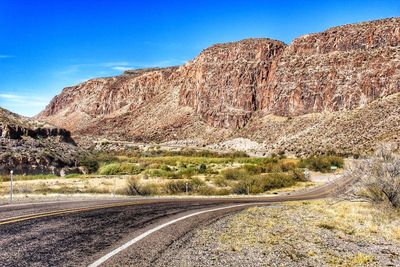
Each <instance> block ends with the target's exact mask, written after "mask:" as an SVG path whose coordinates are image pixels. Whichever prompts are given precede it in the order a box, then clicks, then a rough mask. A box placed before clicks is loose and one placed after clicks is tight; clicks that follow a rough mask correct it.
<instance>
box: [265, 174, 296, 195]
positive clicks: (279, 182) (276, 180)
mask: <svg viewBox="0 0 400 267" xmlns="http://www.w3.org/2000/svg"><path fill="white" fill-rule="evenodd" d="M295 183H296V180H295V178H294V176H293V174H288V173H269V174H267V175H266V176H265V178H264V184H263V189H264V191H268V190H271V189H277V188H282V187H288V186H292V185H294V184H295Z"/></svg>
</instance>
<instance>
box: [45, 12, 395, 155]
mask: <svg viewBox="0 0 400 267" xmlns="http://www.w3.org/2000/svg"><path fill="white" fill-rule="evenodd" d="M399 80H400V18H389V19H383V20H376V21H370V22H363V23H358V24H347V25H344V26H337V27H333V28H330V29H328V30H326V31H324V32H320V33H313V34H308V35H304V36H301V37H299V38H296V39H295V40H294V41H293V42H292V43H291V44H289V45H286V44H284V43H283V42H280V41H277V40H273V39H269V38H252V39H245V40H241V41H238V42H230V43H222V44H216V45H213V46H211V47H209V48H206V49H204V50H203V51H202V52H200V54H199V55H198V56H197V57H195V58H194V59H193V60H191V61H189V62H187V63H186V64H184V65H182V66H178V67H169V68H155V69H144V70H131V71H127V72H125V73H124V74H122V75H119V76H115V77H110V78H97V79H91V80H89V81H87V82H84V83H81V84H79V85H77V86H72V87H67V88H65V89H64V90H63V92H62V93H61V94H60V95H58V96H56V97H55V98H54V99H53V100H52V101H51V102H50V104H49V105H48V106H47V107H46V109H45V110H44V111H42V112H41V113H40V114H39V115H38V118H40V119H41V120H44V121H47V122H49V123H52V124H54V125H57V126H60V127H64V128H67V129H69V130H71V131H72V132H73V134H75V135H83V136H95V137H97V138H109V139H115V140H133V141H145V142H164V141H172V140H185V139H198V140H200V141H199V143H212V142H218V141H221V140H226V139H229V138H233V137H235V136H238V133H237V132H238V131H239V132H243V133H246V132H247V133H248V134H247V135H242V137H246V138H250V137H251V138H252V139H260V138H257V136H254V134H252V133H250V132H249V131H248V129H253V131H255V132H258V131H257V129H264V128H265V125H263V121H264V120H260V119H259V117H260V116H264V117H265V116H271V115H274V116H283V117H286V118H292V117H296V118H297V117H298V116H300V117H301V116H303V115H307V114H313V113H321V114H322V113H334V112H343V114H347V113H348V112H350V113H351V111H352V110H355V109H358V108H365V107H367V106H370V104H371V103H373V102H374V101H377V100H379V99H383V98H385V97H388V96H390V95H393V94H396V93H398V92H400V83H399V82H398V81H399ZM382 103H385V104H384V105H386V104H388V103H389V104H390V105H394V107H393V108H394V110H396V112H397V104H396V103H394V104H393V103H392V102H390V101H386V102H385V101H383V102H382ZM389 104H388V105H389ZM260 114H262V115H260ZM343 116H345V115H343ZM349 116H350V115H349ZM372 117H373V116H372ZM365 119H366V120H368V118H365ZM252 120H255V121H258V125H254V123H253V124H251V123H250V124H249V122H251V121H252ZM315 123H317V122H315ZM377 123H378V122H377ZM394 126H395V127H394V128H395V129H394V131H397V130H396V129H397V128H396V127H397V126H396V125H394ZM271 127H272V126H271ZM272 128H273V127H272ZM389 128H390V129H389ZM392 128H393V127H388V128H385V129H381V130H382V131H392V130H393V129H392ZM280 131H281V132H282V134H283V135H285V134H293V133H289V132H290V130H289V129H281V130H280ZM336 131H337V132H338V133H340V132H341V129H339V128H338V129H336ZM368 131H370V132H374V131H375V129H374V126H373V125H372V128H371V129H369V130H368ZM260 136H263V135H262V134H260ZM354 138H356V137H351V136H349V137H347V139H346V138H345V140H343V142H347V143H351V141H352V139H354ZM289 139H290V138H289ZM268 140H270V139H268ZM277 140H278V138H277V139H275V140H270V142H271V143H273V144H275V145H267V147H269V149H270V150H271V151H272V150H276V149H279V148H277V147H276V146H277V145H278V144H280V146H281V147H285V145H284V144H282V143H280V142H278V141H277ZM305 142H307V140H305ZM361 142H363V141H361ZM333 143H335V142H333ZM365 143H367V144H368V148H370V147H371V146H373V145H374V144H371V143H370V142H369V141H368V140H367V139H366V140H365ZM299 146H300V147H303V146H301V144H299ZM341 146H342V144H341V143H338V144H337V145H336V146H335V147H333V148H329V149H333V150H338V151H339V152H340V150H341V149H340V147H341ZM327 150H328V146H326V145H325V146H322V147H318V148H315V149H313V151H309V152H307V153H316V152H318V153H320V152H324V151H325V152H326V151H327Z"/></svg>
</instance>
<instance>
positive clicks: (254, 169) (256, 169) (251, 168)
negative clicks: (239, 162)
mask: <svg viewBox="0 0 400 267" xmlns="http://www.w3.org/2000/svg"><path fill="white" fill-rule="evenodd" d="M242 168H243V169H244V170H245V171H246V172H247V173H248V174H260V173H262V172H265V169H264V168H263V167H262V166H259V165H256V164H245V165H243V167H242Z"/></svg>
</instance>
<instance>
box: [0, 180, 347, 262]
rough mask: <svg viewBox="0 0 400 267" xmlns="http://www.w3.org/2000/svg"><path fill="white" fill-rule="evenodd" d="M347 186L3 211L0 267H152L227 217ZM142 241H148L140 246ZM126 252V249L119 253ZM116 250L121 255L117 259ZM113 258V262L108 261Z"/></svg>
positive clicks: (18, 207)
mask: <svg viewBox="0 0 400 267" xmlns="http://www.w3.org/2000/svg"><path fill="white" fill-rule="evenodd" d="M346 183H348V181H346V180H344V179H341V180H337V181H335V182H332V183H329V184H326V185H323V186H320V187H316V188H313V189H311V190H308V191H307V192H302V193H297V194H296V193H294V194H291V195H281V196H274V197H248V198H179V199H176V198H175V199H174V198H148V199H147V198H146V199H145V198H140V199H128V200H123V201H121V200H95V201H84V202H76V201H72V202H71V201H70V202H50V203H38V204H24V205H8V206H1V207H0V237H1V238H0V266H88V265H90V264H93V263H95V262H96V261H97V263H99V264H100V263H101V264H104V265H105V266H113V265H114V266H126V265H129V266H152V263H154V262H155V261H156V260H157V259H159V258H160V257H162V252H163V251H164V250H165V249H166V248H168V246H169V245H170V244H171V243H172V242H174V241H176V240H177V239H179V238H180V237H181V236H183V235H185V234H186V233H188V232H190V231H192V230H193V229H196V228H197V227H199V226H201V225H204V224H209V223H211V222H212V221H213V220H216V219H218V218H220V217H221V216H225V215H226V214H229V213H232V212H236V211H240V210H242V209H244V208H246V207H249V206H252V205H268V204H271V203H274V202H282V201H291V200H309V199H317V198H324V197H326V196H328V195H329V194H330V193H331V192H332V190H333V189H334V188H336V187H338V186H344V185H345V184H346ZM243 204H246V205H243ZM210 210H211V211H210ZM193 214H194V215H193ZM173 220H175V221H176V222H174V223H172V222H171V221H173ZM163 225H165V226H164V227H162V228H160V226H163ZM157 227H158V228H157ZM155 228H157V231H155V230H154V229H155ZM139 236H142V237H143V238H141V239H139V240H137V239H138V237H139ZM135 238H136V239H135ZM133 239H135V240H136V241H135V242H134V243H132V240H133ZM129 242H131V245H130V246H127V243H128V244H129ZM124 246H125V247H124ZM121 247H124V249H122V250H118V249H120V248H121ZM116 250H117V252H118V253H115V254H112V253H113V252H115V251H116ZM109 253H111V254H112V257H109V258H106V259H105V258H104V256H105V255H107V254H109ZM102 258H103V259H104V260H103V261H100V262H99V261H98V260H99V259H102ZM93 266H97V265H93Z"/></svg>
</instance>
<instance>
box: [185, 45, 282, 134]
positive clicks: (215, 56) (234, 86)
mask: <svg viewBox="0 0 400 267" xmlns="http://www.w3.org/2000/svg"><path fill="white" fill-rule="evenodd" d="M284 48H285V44H284V43H282V42H279V41H275V40H271V39H247V40H243V41H240V42H235V43H227V44H217V45H214V46H211V47H210V48H207V49H206V50H204V51H203V52H201V53H200V55H199V56H198V57H196V58H195V59H194V60H193V61H191V62H190V63H189V64H187V65H186V66H185V67H183V68H182V70H181V75H180V77H181V80H182V83H181V84H180V95H179V96H180V98H179V101H180V104H182V105H185V106H190V107H193V108H194V111H195V113H196V114H198V115H199V116H200V118H201V119H202V120H204V121H206V122H207V123H208V124H209V125H212V126H214V127H220V128H233V129H237V128H242V127H243V126H245V125H246V123H247V121H248V120H249V119H250V117H251V115H252V113H253V112H254V111H256V110H257V109H258V103H257V94H258V93H259V92H260V90H262V88H264V87H265V86H266V84H267V79H268V75H269V72H270V69H271V65H272V63H273V61H274V59H276V58H277V57H278V56H279V55H280V53H281V52H282V51H283V50H284Z"/></svg>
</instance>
